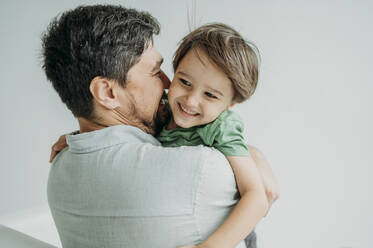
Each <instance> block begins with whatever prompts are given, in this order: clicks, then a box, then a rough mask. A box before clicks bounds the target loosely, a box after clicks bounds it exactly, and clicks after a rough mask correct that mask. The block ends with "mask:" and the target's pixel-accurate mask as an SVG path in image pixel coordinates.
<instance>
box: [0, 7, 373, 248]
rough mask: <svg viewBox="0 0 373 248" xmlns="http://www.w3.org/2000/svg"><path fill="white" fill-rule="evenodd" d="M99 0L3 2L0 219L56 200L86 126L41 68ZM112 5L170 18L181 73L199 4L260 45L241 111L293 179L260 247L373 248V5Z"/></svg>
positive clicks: (166, 29)
mask: <svg viewBox="0 0 373 248" xmlns="http://www.w3.org/2000/svg"><path fill="white" fill-rule="evenodd" d="M92 2H93V1H73V0H67V1H47V0H45V1H42V0H37V1H26V0H24V1H10V0H8V1H3V2H2V3H1V4H0V35H1V38H0V70H1V73H0V80H1V82H0V110H1V113H2V117H1V128H0V135H1V137H2V141H1V142H0V144H1V145H0V217H1V216H4V215H9V214H10V213H13V214H14V213H19V212H24V211H29V210H30V209H35V208H39V207H40V206H44V205H45V204H46V193H45V191H46V180H47V176H48V170H49V163H48V156H49V149H50V148H49V147H50V146H51V144H52V143H53V142H54V141H55V140H56V139H57V137H58V136H59V135H60V134H62V133H66V132H69V131H72V130H75V129H76V128H77V123H76V121H75V120H74V118H73V117H72V115H71V114H70V113H69V112H68V111H67V110H66V108H65V106H64V105H62V103H61V101H60V100H59V98H58V96H57V94H56V93H55V92H54V91H53V89H52V87H51V85H50V83H49V82H47V81H46V79H45V76H44V74H43V72H42V70H41V66H40V65H41V62H40V56H39V53H40V34H41V33H42V32H43V31H44V30H45V28H46V26H47V24H48V23H49V21H50V19H51V18H52V17H54V16H55V15H56V14H57V13H60V12H62V11H64V10H67V9H70V8H73V7H75V6H77V5H80V4H84V3H92ZM99 2H101V3H103V2H104V1H97V2H96V3H99ZM108 3H109V2H108ZM110 3H121V4H123V5H125V6H131V7H135V8H138V9H143V10H147V11H149V12H150V13H152V14H153V15H154V16H155V17H156V18H158V20H159V21H160V23H161V24H162V31H161V35H160V36H159V37H158V38H157V39H156V46H158V48H159V50H160V52H161V53H162V54H163V56H164V58H165V63H164V67H163V68H164V70H165V71H166V72H167V73H168V74H169V75H170V76H171V77H172V70H171V59H172V54H173V52H174V51H175V49H176V46H177V42H178V41H179V40H180V38H181V37H182V36H183V35H185V34H186V33H187V32H188V25H187V20H188V18H187V7H189V10H190V11H191V12H193V9H194V7H196V11H195V12H194V16H195V18H194V23H195V24H196V25H201V24H204V23H206V22H213V21H219V22H225V23H227V24H230V25H232V26H233V27H234V28H236V29H237V30H238V31H239V32H241V33H242V34H243V36H245V37H246V38H247V39H249V40H251V41H253V42H254V43H256V44H257V46H258V47H259V49H260V51H261V54H262V67H261V78H260V83H259V86H258V89H257V91H256V93H255V94H254V96H253V97H252V99H251V100H249V101H248V102H246V103H244V104H242V105H240V106H237V107H236V110H237V111H238V112H239V113H240V114H241V115H242V116H243V118H244V119H245V121H246V127H247V131H246V137H247V140H248V141H249V143H251V144H253V145H256V146H258V147H259V148H260V149H261V150H262V151H263V152H264V153H265V154H266V156H267V158H268V160H269V161H270V163H271V165H272V167H273V170H274V172H275V174H276V175H277V177H278V179H279V181H280V183H281V190H282V195H281V198H280V200H279V201H278V202H277V203H276V204H275V205H274V206H273V209H272V211H271V212H270V214H269V215H268V216H267V217H266V218H265V219H264V220H263V221H262V223H261V224H260V225H259V226H258V228H257V229H258V233H259V236H260V241H259V247H283V248H285V247H286V248H299V247H302V248H308V247H309V248H314V247H318V248H324V247H325V248H331V247H335V248H337V247H345V248H346V247H351V248H367V247H372V245H373V238H372V237H371V234H370V231H371V229H372V227H373V215H372V214H371V212H370V211H371V209H373V200H372V192H371V189H372V188H373V187H372V186H373V183H372V182H371V175H372V173H373V169H372V166H373V159H372V157H371V151H370V150H371V149H372V148H373V146H372V139H373V132H372V130H371V127H372V126H373V118H372V112H373V111H372V107H373V100H372V98H371V97H370V95H371V94H372V93H373V76H372V75H371V72H370V70H369V69H371V67H372V65H373V63H372V58H373V48H372V44H373V34H372V30H373V15H372V13H373V3H372V2H371V1H368V0H367V1H363V0H360V1H321V0H317V1H285V0H283V1H259V0H256V1H243V0H242V1H230V3H228V1H213V0H208V1H207V0H205V1H197V3H196V2H195V1H192V0H189V1H171V0H170V1H145V0H142V1H139V0H137V1H135V0H133V1H111V2H110Z"/></svg>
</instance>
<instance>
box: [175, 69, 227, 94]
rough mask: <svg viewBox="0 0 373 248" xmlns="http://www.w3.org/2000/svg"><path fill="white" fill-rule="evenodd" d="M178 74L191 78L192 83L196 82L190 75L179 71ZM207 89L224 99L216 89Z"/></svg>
mask: <svg viewBox="0 0 373 248" xmlns="http://www.w3.org/2000/svg"><path fill="white" fill-rule="evenodd" d="M177 73H178V74H180V75H182V76H184V77H187V78H190V79H191V80H192V81H195V79H194V78H193V77H192V76H191V75H189V74H188V73H185V72H183V71H178V72H177ZM207 88H208V90H209V91H212V92H215V93H216V94H218V95H221V96H222V97H224V94H223V93H221V92H220V91H218V90H216V89H213V88H211V87H207Z"/></svg>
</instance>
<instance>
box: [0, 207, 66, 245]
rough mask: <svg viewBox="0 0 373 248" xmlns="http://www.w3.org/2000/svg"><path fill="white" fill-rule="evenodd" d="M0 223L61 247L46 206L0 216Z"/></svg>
mask: <svg viewBox="0 0 373 248" xmlns="http://www.w3.org/2000/svg"><path fill="white" fill-rule="evenodd" d="M0 224H2V225H4V226H7V227H10V228H13V229H15V230H17V231H19V232H22V233H24V234H27V235H29V236H31V237H33V238H36V239H39V240H41V241H44V242H46V243H49V244H51V245H54V246H57V247H62V245H61V242H60V239H59V236H58V232H57V229H56V226H55V224H54V222H53V218H52V214H51V212H50V210H49V207H48V206H43V207H40V208H37V209H33V210H29V211H24V212H21V213H14V214H8V215H4V216H1V215H0Z"/></svg>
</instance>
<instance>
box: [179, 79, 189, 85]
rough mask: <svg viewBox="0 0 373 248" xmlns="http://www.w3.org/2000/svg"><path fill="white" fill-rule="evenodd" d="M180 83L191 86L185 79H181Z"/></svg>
mask: <svg viewBox="0 0 373 248" xmlns="http://www.w3.org/2000/svg"><path fill="white" fill-rule="evenodd" d="M180 81H181V83H182V84H184V85H186V86H190V85H191V83H190V82H188V81H186V80H185V79H182V78H180Z"/></svg>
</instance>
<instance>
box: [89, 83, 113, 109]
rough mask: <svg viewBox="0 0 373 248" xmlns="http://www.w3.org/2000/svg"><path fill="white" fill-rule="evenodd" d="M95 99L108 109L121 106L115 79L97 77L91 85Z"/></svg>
mask: <svg viewBox="0 0 373 248" xmlns="http://www.w3.org/2000/svg"><path fill="white" fill-rule="evenodd" d="M89 90H90V91H91V94H92V96H93V99H94V100H95V101H96V102H97V103H98V104H100V105H102V106H103V107H105V108H107V109H114V108H116V107H118V106H119V102H118V98H117V97H116V92H115V81H114V80H109V79H107V78H103V77H95V78H93V79H92V81H91V84H90V85H89Z"/></svg>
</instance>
